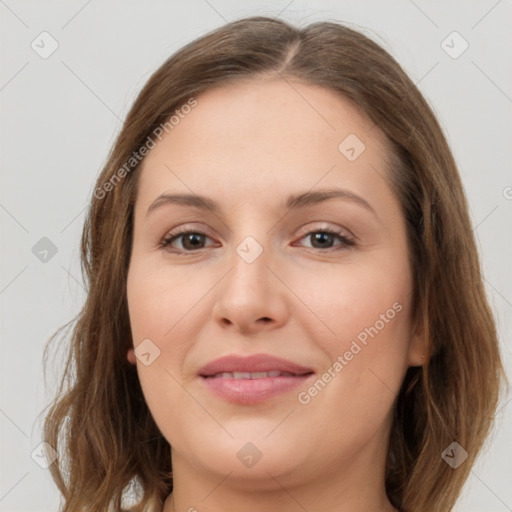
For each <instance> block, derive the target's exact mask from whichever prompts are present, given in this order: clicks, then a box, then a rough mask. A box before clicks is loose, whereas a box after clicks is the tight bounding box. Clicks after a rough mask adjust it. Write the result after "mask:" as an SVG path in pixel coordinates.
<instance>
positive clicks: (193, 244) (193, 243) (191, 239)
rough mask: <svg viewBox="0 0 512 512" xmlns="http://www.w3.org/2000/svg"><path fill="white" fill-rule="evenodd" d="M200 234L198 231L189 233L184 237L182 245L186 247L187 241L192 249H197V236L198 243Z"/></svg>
mask: <svg viewBox="0 0 512 512" xmlns="http://www.w3.org/2000/svg"><path fill="white" fill-rule="evenodd" d="M201 236H202V235H200V234H199V233H191V234H190V235H188V236H186V237H185V243H184V246H185V247H187V243H188V242H191V244H190V245H191V247H192V249H197V245H198V238H199V244H200V243H201V241H200V238H201ZM189 248H190V247H189Z"/></svg>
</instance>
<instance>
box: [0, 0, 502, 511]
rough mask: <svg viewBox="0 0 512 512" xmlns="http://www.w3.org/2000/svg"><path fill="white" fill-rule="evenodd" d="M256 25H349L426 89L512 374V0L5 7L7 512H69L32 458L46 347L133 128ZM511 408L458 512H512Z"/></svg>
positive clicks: (2, 296) (11, 3)
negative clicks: (175, 58)
mask: <svg viewBox="0 0 512 512" xmlns="http://www.w3.org/2000/svg"><path fill="white" fill-rule="evenodd" d="M259 14H261V15H270V16H279V17H281V18H283V19H285V20H289V21H292V22H295V23H297V24H300V25H305V24H307V23H310V22H313V21H317V20H337V21H342V22H344V23H346V24H348V25H349V26H351V27H352V28H355V29H359V30H361V31H363V32H364V33H365V34H366V35H368V36H370V37H372V38H373V39H375V40H376V41H377V42H378V43H380V44H381V45H383V46H384V48H386V49H387V50H388V51H389V52H390V53H391V54H392V55H393V56H394V57H395V58H396V59H397V60H398V61H399V62H400V63H401V64H402V66H403V67H404V69H405V70H406V71H407V72H408V73H409V75H410V76H411V78H412V79H413V80H414V81H415V82H416V83H417V84H418V86H419V88H420V90H421V91H422V92H423V94H424V95H425V96H426V98H427V100H428V101H429V102H430V104H431V105H432V107H433V109H434V111H435V113H436V114H437V116H438V118H439V120H440V122H441V125H442V126H443V129H444V130H445V133H446V136H447V138H448V141H449V143H450V144H451V147H452V149H453V152H454V155H455V158H456V160H457V163H458V165H459V169H460V173H461V176H462V179H463V182H464V185H465V188H466V192H467V196H468V200H469V203H470V210H471V217H472V221H473V225H474V231H475V233H476V236H477V239H478V242H479V247H480V251H481V258H482V268H483V272H484V276H485V283H486V290H487V292H488V296H489V300H490V302H491V305H492V307H493V310H494V312H495V315H496V319H497V324H498V329H499V334H500V340H501V349H502V354H503V358H504V362H505V365H506V368H507V372H508V374H509V375H510V373H511V372H510V369H511V367H512V345H511V333H512V321H511V318H512V276H511V272H510V262H511V261H512V240H511V235H512V230H511V224H512V222H511V221H512V172H511V162H512V137H511V135H512V133H511V132H512V31H511V27H512V2H511V0H498V1H497V0H481V1H476V0H474V1H465V2H463V1H453V0H452V1H442V0H436V1H426V0H397V1H391V0H388V1H378V0H373V1H370V0H364V1H355V0H350V1H334V0H333V1H327V0H322V1H317V2H313V1H305V0H302V1H301V0H295V1H290V0H283V1H276V2H270V1H267V2H256V1H244V2H236V1H234V0H190V1H188V2H174V1H162V0H161V1H148V2H143V1H126V0H125V1H123V2H122V1H121V0H117V1H113V0H109V1H100V0H89V1H87V0H71V1H67V2H57V1H53V2H52V1H35V0H34V1H23V0H19V1H16V0H0V27H1V45H0V51H1V69H0V105H1V109H2V110H1V117H0V129H1V138H0V140H1V144H2V152H1V173H2V174H1V189H0V226H1V232H2V251H1V252H0V256H1V259H0V265H1V266H0V270H1V274H0V304H1V313H2V316H1V320H2V321H1V353H0V377H1V387H0V460H1V469H0V510H2V511H13V512H14V511H16V512H20V511H50V510H51V511H55V510H57V509H58V503H59V495H58V492H57V490H56V487H55V486H54V484H53V481H52V480H51V477H50V474H49V470H48V469H44V468H42V467H40V466H39V465H38V464H37V463H36V462H35V461H34V460H33V458H32V456H31V454H32V453H33V452H34V450H36V451H35V455H36V456H35V458H36V459H37V453H38V452H37V450H38V449H39V450H40V448H38V445H39V444H40V442H41V431H40V428H41V419H40V418H38V414H39V413H40V412H41V410H42V408H43V407H44V406H45V405H46V404H47V402H48V400H49V399H50V398H51V397H52V396H53V393H54V391H55V384H56V380H55V378H54V377H52V376H51V375H50V378H49V380H48V383H47V384H48V387H46V388H45V383H44V381H43V369H42V350H43V347H44V345H45V343H46V341H47V339H48V337H49V336H50V335H51V334H52V333H53V332H54V331H55V330H56V329H57V328H58V327H59V326H61V325H63V324H64V323H66V322H67V321H69V320H70V319H71V318H72V317H73V316H74V315H75V314H77V313H78V311H79V308H80V305H81V304H82V301H83V299H84V291H83V287H82V282H81V275H80V268H79V259H78V257H79V240H80V233H81V227H82V223H83V220H84V209H85V207H86V204H87V202H88V200H89V198H90V197H91V194H92V190H93V186H94V180H95V178H96V176H97V174H98V173H99V172H100V170H101V167H102V165H103V164H104V162H105V160H106V157H107V153H108V151H109V149H110V146H111V144H112V142H113V141H114V138H115V136H116V134H117V133H118V132H119V130H120V127H121V123H122V120H123V118H124V116H125V115H126V113H127V111H128V109H129V107H130V106H131V103H132V102H133V100H134V98H135V96H136V94H137V93H138V92H139V90H140V88H141V87H142V85H143V84H144V82H145V81H146V80H147V79H148V77H149V75H150V74H151V73H152V72H153V71H154V70H155V69H156V68H157V67H158V66H159V65H160V64H161V63H163V61H164V60H165V59H166V58H167V57H168V56H169V55H170V54H171V53H173V52H174V51H175V50H177V49H178V48H179V47H181V46H182V45H184V44H185V43H188V42H189V41H191V40H192V39H195V38H196V37H198V36H200V35H203V34H204V33H206V32H207V31H209V30H212V29H214V28H216V27H219V26H221V25H222V24H224V23H226V22H227V21H232V20H234V19H238V18H241V17H245V16H250V15H259ZM42 32H47V34H42V35H41V33H42ZM453 32H457V33H458V34H453ZM443 41H444V42H443ZM52 45H53V46H56V45H58V47H56V49H55V51H54V52H53V53H52V54H51V55H48V53H49V52H50V51H51V50H52V49H53V46H52ZM466 45H467V48H466ZM463 50H464V51H463ZM44 237H46V238H48V239H49V240H50V241H51V244H53V246H54V249H53V252H55V251H56V253H55V254H53V253H52V250H51V248H50V249H49V247H51V244H50V245H49V243H48V241H43V242H41V241H40V240H41V239H42V238H44ZM37 244H39V245H37ZM41 244H42V245H41ZM45 244H46V245H45ZM34 246H35V249H34ZM41 247H43V248H46V250H49V252H48V253H47V254H45V255H44V256H42V255H41V252H40V251H41ZM41 258H42V259H43V260H44V258H46V261H42V259H41ZM510 400H511V396H510V395H508V396H504V397H503V399H502V401H501V405H500V407H499V409H498V412H497V415H496V427H495V430H494V433H493V435H492V437H491V438H490V439H489V442H488V445H487V447H486V449H485V451H484V452H483V453H482V454H481V456H480V458H479V460H478V463H477V464H476V466H475V467H474V468H473V470H472V473H471V477H470V479H469V480H468V482H467V485H466V487H465V490H464V493H463V496H462V498H461V500H460V502H459V505H458V507H457V508H456V510H457V511H459V512H461V511H464V512H482V511H485V512H504V511H512V487H511V486H510V481H511V477H512V404H511V403H510ZM453 413H454V414H457V413H458V411H456V410H455V411H453ZM454 471H456V470H454ZM311 512H313V511H311Z"/></svg>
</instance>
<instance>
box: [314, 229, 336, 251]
mask: <svg viewBox="0 0 512 512" xmlns="http://www.w3.org/2000/svg"><path fill="white" fill-rule="evenodd" d="M333 238H334V235H333V234H332V233H326V232H318V233H315V234H314V235H313V243H312V245H313V247H315V243H316V242H320V246H319V247H318V248H320V249H322V248H323V247H324V246H325V243H323V242H327V245H330V244H331V243H332V241H333Z"/></svg>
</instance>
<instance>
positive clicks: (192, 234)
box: [159, 228, 355, 253]
mask: <svg viewBox="0 0 512 512" xmlns="http://www.w3.org/2000/svg"><path fill="white" fill-rule="evenodd" d="M308 238H309V240H310V241H311V246H310V247H311V248H313V249H318V250H321V251H322V252H332V251H336V250H343V249H346V248H349V247H351V246H353V245H355V242H354V241H353V240H351V239H350V238H348V237H347V236H345V235H344V233H343V232H342V231H336V230H333V229H329V228H325V229H318V230H316V231H310V232H309V233H307V234H306V235H305V236H303V237H302V238H300V240H304V239H308ZM205 239H210V240H211V238H210V237H209V236H208V235H207V234H206V233H203V232H201V231H192V230H187V229H183V230H177V231H174V232H173V233H170V234H169V235H167V236H166V237H165V238H164V239H163V240H162V241H161V242H160V244H159V245H160V247H162V248H163V249H169V248H175V249H177V250H176V251H171V252H175V253H186V252H193V251H196V250H199V249H204V248H205V247H206V246H205ZM336 239H338V240H339V241H340V243H338V244H335V245H334V246H333V243H334V242H335V240H336ZM176 241H180V245H181V247H175V246H174V245H173V244H175V242H176ZM336 247H337V248H336Z"/></svg>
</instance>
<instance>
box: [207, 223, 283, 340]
mask: <svg viewBox="0 0 512 512" xmlns="http://www.w3.org/2000/svg"><path fill="white" fill-rule="evenodd" d="M258 233H259V234H257V235H247V236H245V237H244V238H243V239H242V241H241V242H239V243H238V244H237V245H236V246H234V252H233V255H232V259H231V270H230V271H229V272H228V274H227V275H226V277H225V282H224V284H223V285H222V286H221V287H220V288H219V294H218V296H217V298H216V304H215V308H214V316H215V317H216V318H217V320H220V321H221V322H223V323H224V324H229V325H235V326H237V327H238V329H240V330H242V331H250V330H252V329H257V328H258V326H260V325H263V324H265V325H266V324H268V323H269V321H271V322H272V323H273V324H274V325H278V324H281V323H282V322H283V321H284V320H285V318H286V315H287V311H288V308H287V307H286V304H285V302H286V299H285V297H284V296H283V295H282V293H281V292H280V291H279V284H278V281H277V280H276V278H275V276H274V275H273V273H272V272H271V271H270V270H269V268H268V267H272V262H271V261H270V260H271V259H272V251H271V250H269V249H268V246H269V245H271V244H270V243H269V241H268V240H269V236H267V235H266V234H265V233H264V231H262V230H260V231H259V232H258ZM257 238H259V240H258V239H257ZM263 238H264V239H265V240H263Z"/></svg>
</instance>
